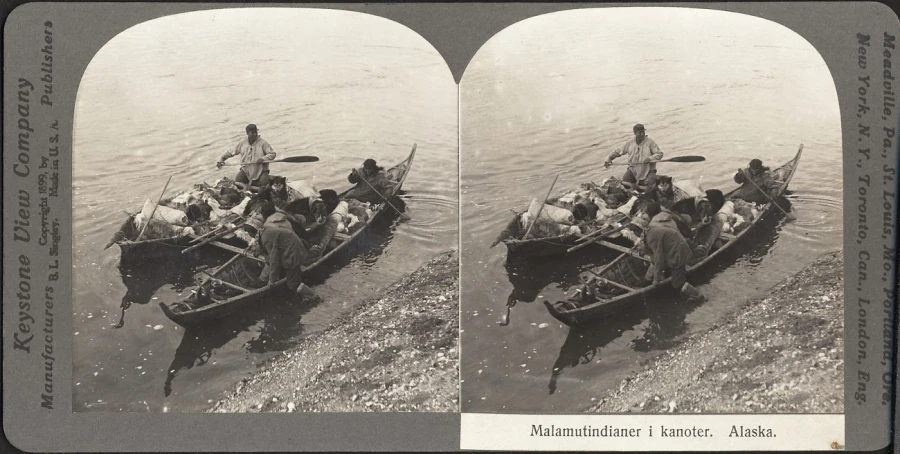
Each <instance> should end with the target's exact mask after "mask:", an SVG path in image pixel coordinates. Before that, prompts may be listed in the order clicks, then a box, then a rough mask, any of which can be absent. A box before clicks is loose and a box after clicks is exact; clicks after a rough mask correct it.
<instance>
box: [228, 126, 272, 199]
mask: <svg viewBox="0 0 900 454" xmlns="http://www.w3.org/2000/svg"><path fill="white" fill-rule="evenodd" d="M245 129H246V131H247V138H246V139H242V140H241V141H240V142H238V143H237V145H235V146H234V148H232V149H230V150H228V151H226V152H225V154H223V155H222V157H220V158H219V161H218V162H216V167H217V168H219V169H221V168H222V166H223V165H225V160H226V159H228V158H230V157H232V156H238V155H240V157H241V169H240V170H238V173H237V176H235V177H234V181H235V182H236V183H242V184H245V185H247V186H249V185H250V184H252V183H253V182H254V181H257V184H258V185H259V187H261V188H262V187H265V186H266V185H268V184H269V164H268V163H267V162H266V161H272V160H274V159H275V151H274V150H272V146H271V145H269V142H266V141H265V140H264V139H263V138H262V137H260V136H259V131H258V130H257V128H256V125H254V124H249V125H247V127H246V128H245Z"/></svg>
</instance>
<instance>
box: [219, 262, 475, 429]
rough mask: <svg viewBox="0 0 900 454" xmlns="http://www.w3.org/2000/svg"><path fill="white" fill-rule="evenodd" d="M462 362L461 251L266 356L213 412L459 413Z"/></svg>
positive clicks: (413, 274) (408, 277)
mask: <svg viewBox="0 0 900 454" xmlns="http://www.w3.org/2000/svg"><path fill="white" fill-rule="evenodd" d="M324 304H327V302H325V303H324ZM458 365H459V255H458V252H457V251H455V250H454V251H449V252H444V253H441V254H439V255H438V256H436V257H435V258H433V259H431V260H430V261H429V262H428V263H427V264H425V265H424V266H422V267H421V268H419V269H418V270H416V271H415V272H413V273H412V274H410V275H409V276H406V277H404V278H402V279H401V280H399V281H398V282H396V283H395V284H393V285H391V286H390V287H389V288H388V289H387V290H386V291H385V292H384V294H383V295H382V296H381V297H378V298H375V299H372V300H369V301H367V302H365V303H364V304H363V305H361V306H360V307H359V308H358V309H357V310H355V311H354V312H353V313H351V314H348V315H346V316H343V317H341V318H340V319H339V320H337V321H335V322H334V323H333V324H332V325H331V326H329V327H328V328H327V329H325V330H324V331H322V332H319V333H316V334H314V335H312V336H310V337H309V338H307V339H304V340H303V341H302V342H301V343H300V344H299V345H297V346H296V347H293V348H291V349H290V350H287V351H285V352H283V353H282V354H281V355H279V356H278V357H277V358H274V359H272V360H270V361H268V362H266V363H265V364H264V365H263V366H262V367H261V368H260V369H259V370H258V371H257V372H255V373H254V374H253V375H252V376H251V377H248V378H246V379H244V380H242V381H241V382H240V383H238V384H237V386H236V387H235V388H234V389H233V390H232V391H231V392H229V394H228V395H227V396H226V397H225V398H223V399H221V400H219V401H218V402H216V403H215V404H214V405H213V406H212V408H210V409H209V410H208V412H215V413H234V412H251V413H259V412H376V411H425V412H458V411H459V367H458Z"/></svg>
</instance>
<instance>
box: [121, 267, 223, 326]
mask: <svg viewBox="0 0 900 454" xmlns="http://www.w3.org/2000/svg"><path fill="white" fill-rule="evenodd" d="M176 250H177V249H176ZM227 258H228V256H227V255H225V254H221V253H219V251H211V252H210V253H208V254H204V255H200V254H197V253H196V252H195V253H190V254H188V255H181V254H178V255H173V256H171V257H168V258H166V259H164V260H162V259H161V260H154V261H150V262H148V261H143V262H139V261H135V260H131V261H127V262H120V263H119V267H118V268H119V274H120V275H121V277H122V284H124V285H125V294H124V295H123V296H122V303H121V305H120V306H119V307H120V309H121V315H120V316H119V322H118V323H117V324H116V325H115V326H114V327H115V328H121V327H123V326H125V311H127V310H128V308H129V307H131V305H132V304H147V303H148V302H150V300H151V299H152V298H153V296H154V295H155V294H156V292H157V291H158V290H159V289H160V288H162V287H163V286H167V285H168V286H171V287H172V289H173V290H175V291H177V292H182V291H184V290H185V289H186V288H188V287H191V286H193V285H195V284H196V281H195V279H194V276H195V275H196V274H197V273H198V272H199V271H200V270H208V269H210V268H212V267H215V266H217V265H218V264H221V263H223V262H224V260H227Z"/></svg>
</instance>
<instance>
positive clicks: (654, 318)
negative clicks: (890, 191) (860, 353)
mask: <svg viewBox="0 0 900 454" xmlns="http://www.w3.org/2000/svg"><path fill="white" fill-rule="evenodd" d="M459 99H460V103H459V104H460V113H459V118H460V226H461V227H460V242H461V244H460V263H461V274H460V276H461V297H460V311H461V320H460V328H461V334H460V339H461V355H460V357H461V368H460V378H461V382H462V383H461V410H462V411H463V412H466V413H551V412H552V413H576V414H577V413H609V414H613V413H628V412H632V413H650V414H653V413H732V414H734V413H803V414H807V413H831V414H836V413H843V412H844V342H843V335H844V334H843V333H844V281H843V261H844V257H843V253H842V245H843V196H842V194H843V185H842V151H841V143H842V142H841V140H842V137H841V124H840V112H839V106H838V97H837V92H836V89H835V85H834V81H833V78H832V75H831V73H830V71H829V68H828V66H827V65H826V63H825V61H824V60H823V59H822V57H821V56H820V55H819V53H818V52H817V51H816V49H815V48H814V47H813V46H812V45H811V44H810V43H809V42H807V41H806V40H805V39H804V38H803V37H801V36H800V35H798V34H797V33H795V32H794V31H792V30H790V29H789V28H787V27H784V26H782V25H780V24H778V23H775V22H771V21H768V20H765V19H760V18H758V17H753V16H748V15H743V14H737V13H730V12H723V11H713V10H703V9H693V8H672V7H667V8H663V7H659V8H656V7H629V8H603V9H581V10H572V11H565V12H558V13H552V14H547V15H544V16H539V17H534V18H530V19H527V20H524V21H522V22H519V23H517V24H514V25H512V26H510V27H508V28H507V29H505V30H503V31H501V32H500V33H498V34H497V35H495V36H494V37H492V38H491V39H490V40H488V41H487V42H486V43H485V44H484V46H483V47H482V48H481V49H480V50H479V51H478V52H477V53H476V55H475V56H474V57H473V58H472V60H471V62H470V63H469V65H468V66H467V68H466V72H465V74H464V75H463V77H462V81H461V83H460V88H459Z"/></svg>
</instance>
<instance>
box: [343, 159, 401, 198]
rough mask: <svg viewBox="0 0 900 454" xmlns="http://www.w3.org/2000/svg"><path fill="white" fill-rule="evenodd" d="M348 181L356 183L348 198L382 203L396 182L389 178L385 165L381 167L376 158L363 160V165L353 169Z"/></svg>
mask: <svg viewBox="0 0 900 454" xmlns="http://www.w3.org/2000/svg"><path fill="white" fill-rule="evenodd" d="M347 181H349V182H350V183H353V184H355V185H356V187H354V188H353V189H351V190H350V192H349V193H348V194H347V196H346V198H348V199H356V200H359V201H360V202H368V203H381V202H383V201H384V199H385V198H386V197H387V195H389V194H390V193H391V190H393V189H394V185H395V183H394V182H392V181H391V180H389V179H388V177H387V175H386V174H385V172H384V167H379V166H378V163H377V162H375V160H374V159H372V158H369V159H366V160H365V161H363V165H362V167H360V168H358V169H353V170H352V171H351V172H350V175H348V176H347Z"/></svg>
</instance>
